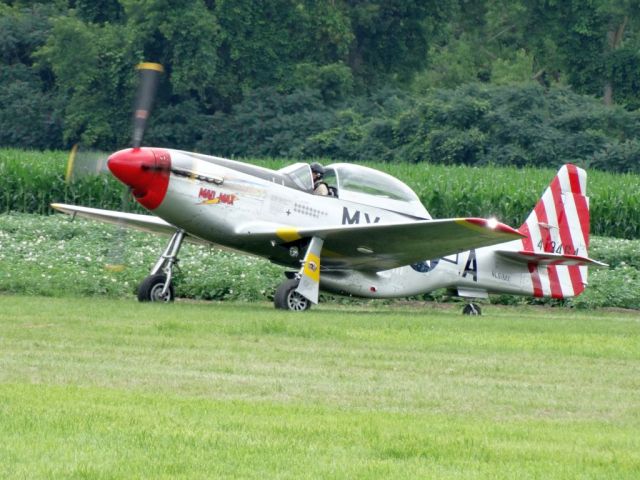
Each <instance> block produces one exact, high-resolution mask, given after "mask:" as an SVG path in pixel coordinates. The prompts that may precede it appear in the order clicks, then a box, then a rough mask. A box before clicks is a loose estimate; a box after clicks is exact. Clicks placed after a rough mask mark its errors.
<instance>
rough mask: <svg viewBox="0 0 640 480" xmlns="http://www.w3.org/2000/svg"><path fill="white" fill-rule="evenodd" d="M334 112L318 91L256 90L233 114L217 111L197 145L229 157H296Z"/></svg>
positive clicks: (324, 125) (322, 128)
mask: <svg viewBox="0 0 640 480" xmlns="http://www.w3.org/2000/svg"><path fill="white" fill-rule="evenodd" d="M330 120H331V115H330V114H329V110H328V108H327V107H326V106H325V105H324V103H323V102H322V97H321V94H320V92H319V91H317V90H298V91H295V92H293V93H290V94H281V93H279V92H278V91H277V90H276V89H274V88H263V89H258V90H255V91H253V92H252V93H251V94H249V95H248V96H247V98H246V99H245V100H244V101H243V102H241V103H239V104H238V105H236V106H235V107H234V108H233V109H232V111H231V113H230V114H224V113H222V112H219V113H217V114H216V115H214V116H213V118H212V119H210V121H209V123H208V125H207V126H206V128H205V133H204V137H203V139H202V140H201V141H200V142H199V143H198V145H197V147H198V149H199V150H201V151H208V152H215V153H216V154H219V155H228V156H296V155H299V154H300V153H301V150H302V147H303V145H304V142H305V140H306V139H307V138H308V137H309V136H310V135H312V134H313V133H314V132H318V131H323V130H324V129H326V128H327V127H328V126H329V125H330Z"/></svg>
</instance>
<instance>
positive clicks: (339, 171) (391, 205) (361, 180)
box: [279, 163, 431, 219]
mask: <svg viewBox="0 0 640 480" xmlns="http://www.w3.org/2000/svg"><path fill="white" fill-rule="evenodd" d="M324 170H325V173H324V178H323V181H324V182H325V183H326V184H327V186H328V187H329V191H330V192H331V194H332V196H334V197H338V198H340V199H342V200H348V201H351V202H354V203H360V204H363V205H371V206H375V207H378V208H384V209H386V210H391V211H394V212H400V213H405V214H407V215H411V216H414V217H418V218H426V219H430V218H431V216H430V215H429V212H428V211H427V209H426V208H424V205H422V203H421V202H420V199H419V198H418V196H417V195H416V194H415V192H414V191H413V190H411V188H409V187H408V186H407V185H406V184H404V183H403V182H401V181H400V180H398V179H397V178H395V177H392V176H391V175H388V174H386V173H383V172H380V171H379V170H374V169H373V168H368V167H363V166H361V165H355V164H352V163H333V164H331V165H327V166H325V167H324ZM279 173H281V174H283V175H286V176H287V177H288V178H289V179H290V180H291V181H292V182H293V183H295V184H296V186H297V187H298V188H300V189H301V190H304V191H307V192H313V177H312V174H311V168H310V166H309V164H308V163H295V164H293V165H289V166H287V167H285V168H283V169H281V170H279Z"/></svg>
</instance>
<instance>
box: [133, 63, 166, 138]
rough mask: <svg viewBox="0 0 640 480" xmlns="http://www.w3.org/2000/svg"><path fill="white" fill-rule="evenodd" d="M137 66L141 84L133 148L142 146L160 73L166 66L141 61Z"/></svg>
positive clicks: (136, 108)
mask: <svg viewBox="0 0 640 480" xmlns="http://www.w3.org/2000/svg"><path fill="white" fill-rule="evenodd" d="M136 68H137V69H138V72H139V80H140V84H139V86H138V94H137V97H136V103H135V109H134V113H133V139H132V140H131V145H132V146H133V148H140V145H141V144H142V137H143V136H144V131H145V128H146V126H147V120H148V118H149V113H150V112H151V106H152V105H153V99H154V98H155V95H156V89H157V86H158V81H159V80H160V75H161V74H162V72H164V68H163V66H162V65H160V64H159V63H149V62H145V63H141V64H139V65H138V66H137V67H136Z"/></svg>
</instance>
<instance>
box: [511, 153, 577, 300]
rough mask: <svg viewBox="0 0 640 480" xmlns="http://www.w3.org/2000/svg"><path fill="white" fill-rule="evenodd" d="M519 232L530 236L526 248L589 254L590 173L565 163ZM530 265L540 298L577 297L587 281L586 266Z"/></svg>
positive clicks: (524, 243) (526, 249) (533, 285)
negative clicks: (588, 175) (588, 184)
mask: <svg viewBox="0 0 640 480" xmlns="http://www.w3.org/2000/svg"><path fill="white" fill-rule="evenodd" d="M519 231H520V233H522V234H523V235H526V237H525V238H523V239H522V247H523V250H524V251H527V252H538V253H539V252H548V253H556V254H561V255H577V256H582V257H587V256H588V251H587V250H588V247H589V198H588V197H587V172H585V171H584V170H583V169H581V168H578V167H576V166H575V165H571V164H567V165H564V166H563V167H562V168H561V169H560V171H559V172H558V174H557V175H556V177H555V178H554V179H553V181H552V182H551V185H549V187H547V189H546V190H545V192H544V194H543V195H542V198H541V199H540V200H539V201H538V204H537V205H536V207H535V208H534V209H533V211H532V212H531V214H530V215H529V217H528V218H527V220H526V221H525V222H524V223H523V224H522V226H521V227H520V228H519ZM528 267H529V272H530V273H531V283H532V289H533V291H532V293H533V295H534V296H536V297H553V298H566V297H574V296H577V295H579V294H580V293H582V291H583V290H584V287H585V285H586V284H587V267H585V266H577V265H539V264H535V263H529V264H528Z"/></svg>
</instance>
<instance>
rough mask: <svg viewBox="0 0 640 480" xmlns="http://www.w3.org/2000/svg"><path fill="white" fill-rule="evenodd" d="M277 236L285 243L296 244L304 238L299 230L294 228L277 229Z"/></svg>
mask: <svg viewBox="0 0 640 480" xmlns="http://www.w3.org/2000/svg"><path fill="white" fill-rule="evenodd" d="M276 235H277V236H278V237H280V238H281V239H282V240H284V241H285V242H295V241H296V240H300V239H301V238H302V237H301V236H300V234H299V233H298V230H297V229H295V228H292V227H283V228H278V229H276Z"/></svg>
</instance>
